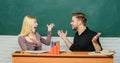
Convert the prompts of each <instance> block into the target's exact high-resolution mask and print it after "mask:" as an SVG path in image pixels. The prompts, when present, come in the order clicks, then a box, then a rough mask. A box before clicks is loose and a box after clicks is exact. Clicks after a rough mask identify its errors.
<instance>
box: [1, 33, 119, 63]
mask: <svg viewBox="0 0 120 63" xmlns="http://www.w3.org/2000/svg"><path fill="white" fill-rule="evenodd" d="M17 38H18V36H11V35H7V36H6V35H0V63H12V57H11V54H12V53H13V52H15V51H19V50H20V47H19V45H18V42H17ZM44 38H46V37H44ZM68 39H70V40H71V41H72V40H73V37H68ZM52 40H53V41H58V40H59V41H60V46H61V50H65V51H69V50H68V48H67V47H66V45H65V43H64V42H63V40H61V38H60V37H52ZM100 43H101V45H102V47H103V49H104V50H114V51H115V52H116V53H115V56H114V63H120V60H119V59H120V38H119V37H100ZM42 49H43V50H44V51H49V49H50V46H46V45H43V47H42ZM106 63H107V62H106Z"/></svg>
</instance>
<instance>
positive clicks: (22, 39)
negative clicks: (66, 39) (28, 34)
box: [18, 31, 51, 51]
mask: <svg viewBox="0 0 120 63" xmlns="http://www.w3.org/2000/svg"><path fill="white" fill-rule="evenodd" d="M35 35H36V39H37V44H36V45H35V44H34V43H33V42H29V41H27V40H26V39H25V37H24V36H19V37H18V43H19V45H20V47H21V49H22V50H24V51H25V50H42V43H43V44H46V45H50V42H51V31H49V32H48V35H47V38H46V39H44V38H42V37H41V36H40V34H39V33H37V32H36V34H35Z"/></svg>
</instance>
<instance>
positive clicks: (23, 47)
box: [18, 36, 27, 51]
mask: <svg viewBox="0 0 120 63" xmlns="http://www.w3.org/2000/svg"><path fill="white" fill-rule="evenodd" d="M18 43H19V45H20V47H21V49H22V51H25V50H27V46H26V43H25V40H24V37H22V36H20V37H18Z"/></svg>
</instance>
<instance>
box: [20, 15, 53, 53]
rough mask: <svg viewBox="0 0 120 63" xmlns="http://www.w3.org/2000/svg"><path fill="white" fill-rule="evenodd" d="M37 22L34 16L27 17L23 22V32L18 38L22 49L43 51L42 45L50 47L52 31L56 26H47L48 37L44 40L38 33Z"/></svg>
mask: <svg viewBox="0 0 120 63" xmlns="http://www.w3.org/2000/svg"><path fill="white" fill-rule="evenodd" d="M37 25H38V24H37V21H36V18H35V17H34V16H25V17H24V20H23V25H22V30H21V33H20V35H19V37H18V43H19V45H20V47H21V49H22V51H25V50H42V43H43V44H46V45H50V42H51V31H52V28H53V27H54V24H53V23H51V24H50V25H48V24H47V27H48V35H47V38H46V39H44V38H42V37H41V35H39V33H38V32H36V27H37Z"/></svg>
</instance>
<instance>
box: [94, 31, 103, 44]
mask: <svg viewBox="0 0 120 63" xmlns="http://www.w3.org/2000/svg"><path fill="white" fill-rule="evenodd" d="M100 35H101V33H97V34H96V35H95V36H94V37H93V38H92V42H93V43H96V42H97V39H98V38H99V37H100Z"/></svg>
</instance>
